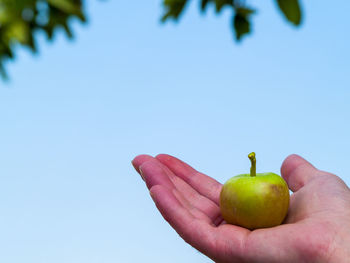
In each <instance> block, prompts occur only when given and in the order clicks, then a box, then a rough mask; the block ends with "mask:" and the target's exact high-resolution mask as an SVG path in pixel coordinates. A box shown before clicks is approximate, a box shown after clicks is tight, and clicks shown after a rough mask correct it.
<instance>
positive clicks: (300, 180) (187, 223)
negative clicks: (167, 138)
mask: <svg viewBox="0 0 350 263" xmlns="http://www.w3.org/2000/svg"><path fill="white" fill-rule="evenodd" d="M133 165H134V167H135V169H136V170H137V171H138V172H139V173H140V174H141V176H142V178H143V179H144V181H145V182H146V185H147V187H148V188H149V189H150V194H151V196H152V198H153V200H154V202H155V204H156V206H157V208H158V209H159V211H160V212H161V214H162V215H163V217H164V219H165V220H167V221H168V222H169V224H170V225H171V226H172V227H173V228H174V229H175V230H176V231H177V233H178V234H179V235H180V236H181V237H182V238H183V239H184V240H185V241H186V242H187V243H189V244H190V245H191V246H193V247H194V248H196V249H197V250H199V251H201V252H202V253H203V254H205V255H207V256H208V257H210V258H211V259H212V260H214V261H215V262H222V263H224V262H227V263H229V262H230V263H239V262H250V263H254V262H259V263H265V262H266V263H273V262H279V263H280V262H284V263H288V262H293V263H294V262H298V263H301V262H308V263H312V262H337V263H340V262H349V260H350V190H349V188H348V187H347V186H346V185H345V183H344V182H343V181H342V180H341V179H340V178H339V177H337V176H335V175H333V174H330V173H326V172H323V171H320V170H317V169H316V168H315V167H313V166H312V165H311V164H310V163H308V162H307V161H306V160H304V159H303V158H301V157H299V156H297V155H291V156H289V157H288V158H287V159H286V160H285V161H284V163H283V165H282V168H281V173H282V176H283V178H284V179H285V180H286V182H287V183H288V186H289V188H290V189H291V190H292V191H293V192H294V193H293V194H292V195H291V200H290V207H289V211H288V215H287V218H286V219H285V222H284V223H283V224H282V225H280V226H277V227H273V228H266V229H258V230H254V231H249V230H248V229H245V228H242V227H239V226H235V225H230V224H226V223H225V222H224V221H223V219H222V218H221V215H220V209H219V195H220V191H221V187H222V185H221V184H220V183H218V182H217V181H215V180H214V179H213V178H211V177H208V176H206V175H204V174H202V173H199V172H198V171H196V170H195V169H193V168H192V167H190V166H189V165H187V164H186V163H184V162H182V161H180V160H178V159H176V158H175V157H172V156H169V155H164V154H161V155H158V156H156V157H155V158H153V157H151V156H148V155H140V156H138V157H136V158H135V159H134V160H133Z"/></svg>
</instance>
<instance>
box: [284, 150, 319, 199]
mask: <svg viewBox="0 0 350 263" xmlns="http://www.w3.org/2000/svg"><path fill="white" fill-rule="evenodd" d="M319 172H320V171H319V170H317V169H316V168H315V167H314V166H313V165H312V164H311V163H309V162H308V161H306V160H305V159H304V158H302V157H300V156H299V155H296V154H292V155H290V156H288V157H287V158H286V159H285V160H284V162H283V164H282V167H281V174H282V177H283V178H284V180H286V182H287V184H288V186H289V189H290V190H292V191H293V192H296V191H298V190H299V189H300V188H302V187H303V186H304V185H306V184H307V183H308V182H309V181H311V180H312V179H313V178H315V177H317V175H318V174H319Z"/></svg>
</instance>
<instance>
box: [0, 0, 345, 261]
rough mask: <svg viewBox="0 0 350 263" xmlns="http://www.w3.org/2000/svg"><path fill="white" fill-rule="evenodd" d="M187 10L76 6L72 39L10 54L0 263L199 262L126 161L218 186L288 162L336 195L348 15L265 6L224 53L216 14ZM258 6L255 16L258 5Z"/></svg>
mask: <svg viewBox="0 0 350 263" xmlns="http://www.w3.org/2000/svg"><path fill="white" fill-rule="evenodd" d="M196 2H197V1H193V3H192V5H191V6H190V7H189V8H188V10H187V12H186V14H185V16H184V17H183V19H182V21H181V22H180V23H178V24H174V23H168V24H166V25H161V24H160V23H159V17H160V16H161V13H162V9H161V1H160V0H157V1H156V0H153V1H107V2H102V1H89V2H88V7H87V8H88V10H87V11H88V14H89V18H90V22H89V24H88V25H87V26H82V25H80V24H79V23H78V22H76V23H74V29H75V33H76V36H77V37H76V39H75V40H74V41H68V40H67V39H66V38H65V37H64V36H62V35H59V36H58V37H57V39H56V41H55V42H53V43H47V42H46V41H45V39H44V37H40V41H39V45H40V55H39V56H33V55H31V54H30V53H29V52H27V51H23V50H22V51H20V52H19V54H18V59H17V60H16V61H15V62H14V63H10V64H8V69H9V74H10V76H11V81H10V82H9V83H8V84H5V83H1V84H0V125H1V129H0V247H1V253H0V262H6V263H23V262H25V263H96V262H98V263H114V262H123V263H129V262H132V263H133V262H154V263H156V262H159V263H160V262H162V263H163V262H167V263H178V262H211V261H210V260H209V259H207V258H206V257H204V256H202V255H201V254H200V253H199V252H197V251H195V250H194V249H193V248H191V247H190V246H189V245H187V244H186V243H185V242H183V241H182V240H181V238H179V237H178V235H177V234H176V233H175V232H174V231H173V230H172V229H171V228H170V227H169V226H168V224H167V223H166V222H165V221H164V220H163V219H162V218H161V216H160V214H159V213H158V211H157V210H156V208H155V207H154V205H153V202H152V201H151V198H150V197H149V195H148V191H147V188H146V187H145V185H144V183H143V182H142V181H141V180H140V178H139V176H138V175H137V174H136V172H135V171H134V170H133V168H132V166H131V164H130V161H131V160H132V159H133V158H134V156H136V155H137V154H141V153H148V154H152V155H155V154H157V153H169V154H173V155H175V156H177V157H179V158H181V159H183V160H185V161H187V162H188V163H190V164H192V165H193V166H194V167H195V168H197V169H198V170H200V171H202V172H204V173H207V174H209V175H210V176H212V177H214V178H216V179H217V180H219V181H220V182H224V181H225V180H226V179H228V178H229V177H231V176H233V175H236V174H239V173H244V172H248V171H249V160H248V158H247V154H248V153H249V152H251V151H255V152H256V154H257V160H258V171H259V172H268V171H271V172H279V168H280V165H281V163H282V161H283V160H284V158H285V157H287V156H288V155H289V154H291V153H298V154H300V155H302V156H304V157H305V158H307V159H308V160H309V161H311V162H312V163H313V164H314V165H316V166H317V167H318V168H320V169H323V170H327V171H331V172H333V173H335V174H337V175H339V176H340V177H341V178H343V179H344V180H345V181H346V182H347V184H348V185H349V184H350V175H349V171H348V169H349V152H348V151H349V149H350V140H349V134H350V125H349V115H350V104H349V99H350V80H349V76H350V74H349V73H350V52H349V46H350V36H349V26H350V19H349V16H348V10H349V9H350V3H349V1H345V0H342V1H338V2H337V3H336V4H334V3H330V2H329V1H316V0H312V1H302V2H303V3H304V10H305V12H306V17H305V19H304V23H303V26H302V27H301V28H300V29H295V28H293V27H292V26H290V25H289V24H287V23H285V22H284V20H283V18H282V17H281V16H280V13H278V12H277V11H276V6H275V4H274V3H273V1H252V2H251V3H252V4H254V5H255V6H257V7H258V8H259V12H258V14H257V15H256V16H255V18H254V20H253V21H254V33H253V35H252V36H251V37H248V38H246V39H245V40H244V41H243V42H242V43H241V44H236V43H235V42H234V41H233V37H232V32H231V29H230V27H229V25H230V12H228V10H226V12H224V13H223V15H221V16H216V15H215V14H213V10H208V11H209V12H207V15H205V16H202V15H200V14H199V12H198V6H197V4H196ZM261 2H263V3H261Z"/></svg>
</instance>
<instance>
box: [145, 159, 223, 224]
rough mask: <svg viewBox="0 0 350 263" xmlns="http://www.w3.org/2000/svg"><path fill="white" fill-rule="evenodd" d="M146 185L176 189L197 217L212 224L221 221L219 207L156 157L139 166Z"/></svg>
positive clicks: (180, 199)
mask: <svg viewBox="0 0 350 263" xmlns="http://www.w3.org/2000/svg"><path fill="white" fill-rule="evenodd" d="M139 170H140V173H141V174H142V176H143V178H144V180H145V182H146V185H147V187H148V188H149V189H151V188H152V187H153V186H155V185H162V186H165V187H167V188H168V189H171V190H173V189H177V195H178V196H177V197H178V200H179V201H180V202H181V203H182V205H183V206H184V207H186V208H187V209H188V210H189V211H191V213H193V215H194V216H195V217H197V218H201V219H203V220H206V221H207V222H211V223H213V224H218V223H220V222H221V216H220V209H219V207H218V206H217V205H216V204H214V203H213V202H212V201H211V200H209V199H207V198H206V197H203V196H201V195H200V194H199V193H198V192H196V191H195V190H194V189H193V188H192V187H191V186H189V185H188V184H187V183H186V182H184V181H183V180H182V179H181V178H179V177H177V176H175V175H174V174H173V172H172V171H170V170H169V169H168V168H167V167H166V166H164V165H163V164H162V163H161V162H159V161H158V160H156V159H154V158H153V159H152V160H150V161H146V162H144V163H143V164H142V165H141V166H140V167H139Z"/></svg>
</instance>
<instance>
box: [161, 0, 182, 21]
mask: <svg viewBox="0 0 350 263" xmlns="http://www.w3.org/2000/svg"><path fill="white" fill-rule="evenodd" d="M186 4H187V0H164V2H163V5H164V6H165V8H166V9H167V11H166V13H165V15H164V16H163V17H162V22H165V21H166V20H167V19H168V18H173V19H175V20H177V19H178V18H179V16H180V14H181V13H182V11H183V9H184V7H185V5H186Z"/></svg>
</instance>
